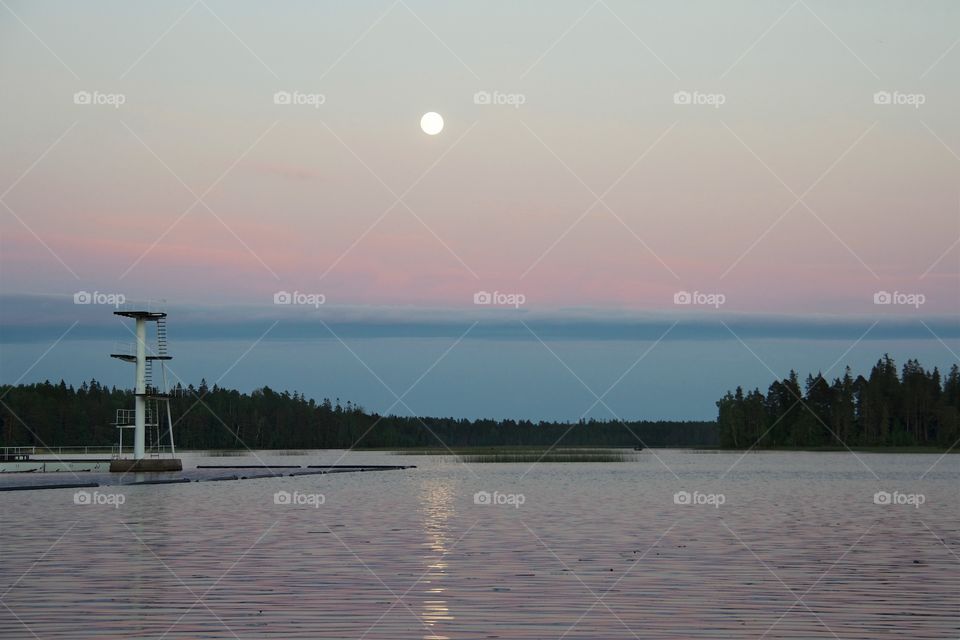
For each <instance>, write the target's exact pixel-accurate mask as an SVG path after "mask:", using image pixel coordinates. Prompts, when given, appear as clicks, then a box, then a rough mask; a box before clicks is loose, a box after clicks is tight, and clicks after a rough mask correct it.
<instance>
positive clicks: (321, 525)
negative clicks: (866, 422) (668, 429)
mask: <svg viewBox="0 0 960 640" xmlns="http://www.w3.org/2000/svg"><path fill="white" fill-rule="evenodd" d="M341 457H342V459H341V460H339V463H340V464H416V465H418V468H416V469H409V470H403V471H382V472H366V473H346V474H336V475H324V476H304V477H299V478H289V477H285V478H280V479H260V480H243V481H233V482H193V483H189V484H177V485H162V486H158V485H153V486H150V485H148V486H127V487H117V486H101V487H99V488H97V489H89V490H87V491H88V492H90V500H89V502H90V503H91V504H75V501H74V495H75V492H74V490H70V489H65V490H47V491H29V492H8V493H0V514H2V519H0V594H2V595H0V637H3V638H34V637H39V638H80V637H83V638H92V637H96V638H126V637H138V638H235V637H238V638H265V637H267V638H370V639H379V638H389V639H397V638H589V639H593V640H595V639H599V638H618V639H622V638H633V637H636V638H957V637H958V636H960V456H956V455H949V456H946V457H943V458H941V457H940V456H939V455H934V454H929V455H920V454H916V455H914V454H910V455H900V454H883V455H881V454H858V455H857V456H854V455H851V454H849V453H835V454H834V453H755V454H748V455H745V456H741V454H739V453H696V452H687V451H665V450H658V451H656V452H655V453H654V452H651V451H645V452H643V453H641V454H640V455H639V456H638V457H637V459H636V460H635V461H632V462H624V463H570V464H556V463H554V464H538V465H534V466H532V467H531V465H527V464H485V465H482V464H472V465H464V464H462V463H460V462H457V461H456V460H455V459H454V458H452V457H446V456H398V455H392V454H389V453H384V452H351V453H349V454H345V455H344V454H343V453H342V452H332V451H325V452H315V453H309V454H306V453H305V454H303V455H283V456H281V455H277V454H276V453H270V452H257V453H256V454H255V456H254V455H248V456H245V457H240V458H224V457H217V458H206V457H203V456H201V455H197V454H186V455H185V456H184V464H185V472H184V474H183V475H186V476H188V477H194V478H199V477H201V476H204V477H209V475H210V473H211V472H199V471H196V470H193V468H194V467H195V465H196V464H198V463H199V464H231V463H237V464H257V463H258V462H260V461H264V462H269V463H271V464H285V465H289V464H301V465H306V464H326V463H333V462H334V461H336V460H337V459H338V458H341ZM931 467H932V468H931ZM225 473H229V472H226V471H218V472H217V473H216V475H224V474H225ZM874 474H875V475H874ZM79 475H80V478H81V480H86V479H87V478H88V477H89V476H88V474H79ZM91 479H96V480H101V481H102V480H104V479H107V480H109V479H110V477H107V478H102V477H99V476H98V477H97V478H91ZM131 479H132V478H126V479H125V480H124V481H127V480H131ZM17 480H18V479H17V478H12V477H0V484H9V483H11V482H15V481H17ZM21 480H22V479H21ZM30 480H31V481H32V482H37V481H38V480H39V478H37V477H32V478H30ZM56 480H58V481H62V482H69V481H76V479H75V478H72V477H70V475H69V474H61V475H58V476H56ZM113 480H114V481H115V480H116V477H114V478H113ZM93 492H97V493H96V494H94V493H93ZM278 492H281V493H279V496H280V497H279V499H278V497H277V496H278ZM678 492H679V494H678ZM684 492H685V493H684ZM878 492H886V493H880V494H879V495H878V496H876V495H875V494H877V493H878ZM888 495H889V497H890V500H889V502H890V503H891V504H877V503H876V502H877V501H879V502H881V503H883V502H886V498H887V496H888ZM118 496H122V499H121V498H119V497H118ZM688 498H689V499H688ZM278 500H279V502H280V503H279V504H278ZM121 501H122V504H120V503H121ZM678 501H679V502H680V503H684V502H690V503H692V504H677V502H678ZM478 502H479V504H478Z"/></svg>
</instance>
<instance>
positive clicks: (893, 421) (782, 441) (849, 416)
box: [0, 355, 960, 450]
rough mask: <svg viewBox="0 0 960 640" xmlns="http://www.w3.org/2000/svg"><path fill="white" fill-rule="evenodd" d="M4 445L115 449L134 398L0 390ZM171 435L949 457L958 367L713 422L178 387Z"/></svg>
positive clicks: (93, 386)
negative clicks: (504, 415)
mask: <svg viewBox="0 0 960 640" xmlns="http://www.w3.org/2000/svg"><path fill="white" fill-rule="evenodd" d="M0 399H2V403H0V447H11V446H37V447H46V446H50V447H60V446H62V447H67V446H92V447H94V446H95V447H110V446H112V445H114V444H116V442H117V430H116V428H115V426H114V423H115V421H116V416H117V410H118V409H130V408H132V407H133V392H132V390H130V389H121V388H117V387H107V386H105V385H102V384H100V383H99V382H97V381H96V380H91V381H89V382H84V383H83V384H82V385H80V386H79V387H73V386H72V385H67V384H66V383H65V382H63V381H60V382H59V383H51V382H50V381H46V382H42V383H34V384H20V385H17V386H10V385H2V386H0ZM170 402H171V410H172V413H173V421H174V435H175V437H176V443H177V446H178V447H180V448H183V449H244V448H250V449H288V448H289V449H341V448H370V449H391V448H403V449H411V448H446V447H449V448H456V447H460V448H463V447H503V446H513V447H518V446H540V447H544V446H546V447H549V446H553V445H554V444H559V445H561V446H565V447H629V448H633V447H635V446H637V445H642V446H645V447H687V448H722V449H750V448H754V449H845V448H847V447H852V448H861V449H862V448H869V449H878V450H882V449H894V448H897V449H903V448H908V449H909V448H917V449H920V448H924V449H937V450H939V449H947V448H950V447H952V446H953V445H954V444H956V442H957V440H958V439H960V368H958V366H957V365H953V366H952V367H951V368H950V370H949V372H948V373H947V374H946V375H945V376H944V375H942V374H941V373H940V371H939V370H938V369H937V368H934V369H933V370H932V371H928V370H926V369H924V368H923V366H921V365H920V363H919V362H917V361H916V360H908V361H907V362H906V364H904V365H903V368H902V371H898V369H897V366H896V364H895V363H894V361H893V360H892V359H891V358H890V357H889V356H886V355H885V356H884V357H883V358H881V359H880V360H878V362H877V363H876V365H874V366H873V368H872V370H871V371H870V373H869V374H868V375H866V376H864V375H858V376H856V377H854V375H853V373H852V372H851V370H850V368H849V367H848V368H847V369H846V371H845V372H844V374H843V376H842V377H837V378H834V379H833V381H832V382H828V380H827V379H826V378H825V377H824V376H823V375H822V374H820V373H818V374H817V375H816V376H814V375H808V376H807V378H806V380H805V381H804V382H803V384H802V386H801V382H800V379H799V376H798V374H797V373H796V372H795V371H791V372H790V374H789V375H788V376H787V377H786V378H784V379H783V380H775V381H774V382H773V383H772V384H771V385H770V386H769V388H768V389H767V391H766V393H763V392H761V391H760V390H759V389H754V390H752V391H748V392H744V390H743V389H742V388H741V387H737V389H736V390H735V391H732V392H727V394H726V395H724V397H723V398H721V399H720V400H719V401H718V402H717V403H716V404H717V408H718V416H717V420H716V422H713V421H656V422H654V421H627V422H620V421H616V420H608V421H603V420H581V421H579V422H576V423H565V422H543V421H540V422H532V421H529V420H485V419H478V420H467V419H457V418H434V417H424V418H420V417H405V416H394V415H389V416H381V415H378V414H376V413H370V412H367V411H365V410H364V409H363V408H362V407H361V406H359V405H355V404H352V403H351V402H346V403H345V404H342V403H341V402H340V401H339V400H334V401H331V400H326V399H325V400H323V401H321V402H316V401H315V400H313V399H308V398H306V397H304V396H303V395H302V394H300V393H297V392H294V393H292V394H291V393H289V392H286V391H283V392H278V391H274V390H273V389H270V388H269V387H263V388H260V389H256V390H254V391H253V392H251V393H243V392H240V391H236V390H233V389H225V388H223V387H219V386H217V385H213V386H212V387H208V386H207V384H206V382H201V383H200V385H199V386H198V387H193V385H190V386H187V387H181V386H179V385H178V386H177V387H176V388H175V389H174V394H173V398H172V399H171V401H170Z"/></svg>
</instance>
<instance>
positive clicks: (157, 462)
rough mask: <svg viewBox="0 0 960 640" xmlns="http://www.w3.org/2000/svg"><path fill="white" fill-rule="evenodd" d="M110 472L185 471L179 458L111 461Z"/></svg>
mask: <svg viewBox="0 0 960 640" xmlns="http://www.w3.org/2000/svg"><path fill="white" fill-rule="evenodd" d="M110 471H113V472H120V473H127V472H129V471H147V472H149V471H183V463H182V462H181V461H180V459H179V458H143V459H141V460H111V461H110Z"/></svg>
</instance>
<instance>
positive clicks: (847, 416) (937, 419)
mask: <svg viewBox="0 0 960 640" xmlns="http://www.w3.org/2000/svg"><path fill="white" fill-rule="evenodd" d="M717 407H718V408H719V416H718V418H717V427H718V430H719V436H720V446H722V447H733V448H745V447H750V446H752V445H754V443H756V446H758V447H790V446H798V447H821V446H828V447H829V446H843V445H844V444H846V445H847V446H851V447H852V446H879V447H883V446H931V447H950V446H952V445H953V444H954V443H955V442H956V440H957V438H958V437H960V369H958V367H957V365H953V367H951V368H950V372H949V373H948V374H947V376H946V378H945V379H942V377H941V374H940V371H938V370H937V369H936V368H934V369H933V371H926V370H925V369H924V368H923V367H922V366H921V365H920V363H919V362H917V361H916V360H908V361H907V363H906V364H905V365H903V370H902V372H900V373H899V375H898V372H897V366H896V364H894V362H893V360H892V359H891V358H890V357H889V356H886V355H885V356H884V357H883V358H881V359H880V360H879V361H878V362H877V364H876V365H874V367H873V369H872V370H871V371H870V375H869V376H868V377H864V376H862V375H859V376H857V377H856V378H854V377H853V375H852V374H851V373H850V368H849V367H847V369H846V372H845V373H844V375H843V377H842V378H834V380H833V381H832V382H828V381H827V380H826V379H825V378H824V377H823V376H822V375H821V374H819V373H818V374H817V375H816V376H813V375H808V376H807V379H806V381H805V382H804V383H803V386H802V388H801V383H800V381H799V380H798V378H797V374H796V372H795V371H791V372H790V376H789V377H787V378H786V379H784V380H777V381H775V382H774V383H773V384H771V385H770V388H769V389H768V390H767V394H766V395H764V394H762V393H761V392H760V390H759V389H754V390H753V391H750V392H748V393H746V394H744V392H743V389H741V388H740V387H737V390H736V392H734V393H730V392H727V394H726V395H725V396H724V397H723V398H721V399H720V401H719V402H717Z"/></svg>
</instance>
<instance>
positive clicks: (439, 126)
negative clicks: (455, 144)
mask: <svg viewBox="0 0 960 640" xmlns="http://www.w3.org/2000/svg"><path fill="white" fill-rule="evenodd" d="M420 128H421V129H423V132H424V133H425V134H427V135H428V136H435V135H437V134H438V133H440V132H441V131H443V116H441V115H440V114H439V113H437V112H436V111H430V112H429V113H425V114H423V117H422V118H420Z"/></svg>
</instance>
